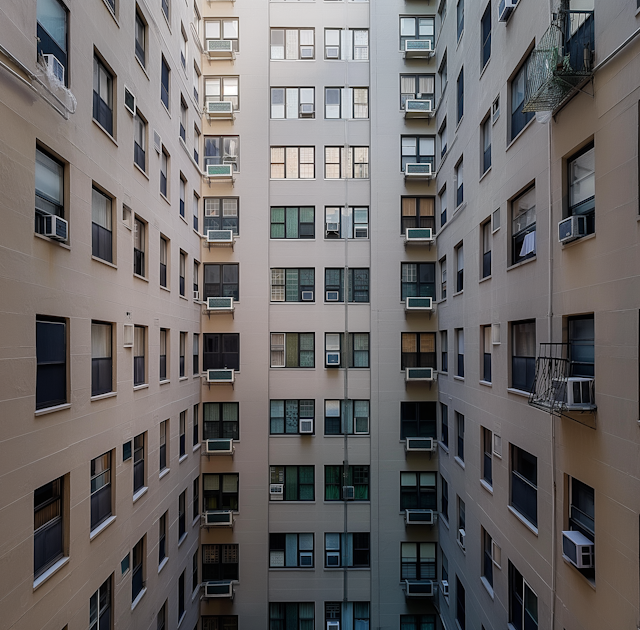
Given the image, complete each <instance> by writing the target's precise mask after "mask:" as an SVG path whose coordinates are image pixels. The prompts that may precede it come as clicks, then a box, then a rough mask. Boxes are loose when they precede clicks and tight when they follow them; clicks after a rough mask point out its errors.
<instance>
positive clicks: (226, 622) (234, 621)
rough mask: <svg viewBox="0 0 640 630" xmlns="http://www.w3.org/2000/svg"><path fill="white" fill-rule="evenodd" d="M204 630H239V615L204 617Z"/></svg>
mask: <svg viewBox="0 0 640 630" xmlns="http://www.w3.org/2000/svg"><path fill="white" fill-rule="evenodd" d="M201 619H202V630H219V629H220V628H223V629H224V630H238V616H237V615H202V616H201Z"/></svg>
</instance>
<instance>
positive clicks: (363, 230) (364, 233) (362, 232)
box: [353, 225, 369, 238]
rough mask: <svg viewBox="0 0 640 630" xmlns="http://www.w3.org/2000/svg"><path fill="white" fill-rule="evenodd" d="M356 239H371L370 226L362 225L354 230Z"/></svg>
mask: <svg viewBox="0 0 640 630" xmlns="http://www.w3.org/2000/svg"><path fill="white" fill-rule="evenodd" d="M353 237H354V238H369V226H368V225H360V226H357V227H355V228H354V229H353Z"/></svg>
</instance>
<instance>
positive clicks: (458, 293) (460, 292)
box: [453, 289, 464, 297]
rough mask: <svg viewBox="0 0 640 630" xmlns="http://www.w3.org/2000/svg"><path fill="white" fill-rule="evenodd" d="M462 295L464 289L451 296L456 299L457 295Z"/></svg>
mask: <svg viewBox="0 0 640 630" xmlns="http://www.w3.org/2000/svg"><path fill="white" fill-rule="evenodd" d="M463 293H464V289H462V291H458V292H457V293H454V294H453V297H458V296H459V295H462V294H463Z"/></svg>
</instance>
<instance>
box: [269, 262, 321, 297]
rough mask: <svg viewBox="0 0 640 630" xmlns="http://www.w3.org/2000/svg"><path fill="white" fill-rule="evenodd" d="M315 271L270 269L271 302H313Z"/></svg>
mask: <svg viewBox="0 0 640 630" xmlns="http://www.w3.org/2000/svg"><path fill="white" fill-rule="evenodd" d="M314 278H315V270H314V269H313V268H310V269H271V301H272V302H313V301H314V299H315V280H314Z"/></svg>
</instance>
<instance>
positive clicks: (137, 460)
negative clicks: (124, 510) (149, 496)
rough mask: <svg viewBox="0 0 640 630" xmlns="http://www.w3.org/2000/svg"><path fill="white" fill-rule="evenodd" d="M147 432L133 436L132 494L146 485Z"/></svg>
mask: <svg viewBox="0 0 640 630" xmlns="http://www.w3.org/2000/svg"><path fill="white" fill-rule="evenodd" d="M146 449H147V433H146V432H144V433H140V434H139V435H136V436H135V437H134V438H133V494H134V495H135V494H136V493H138V492H140V491H141V490H144V489H146V487H147V483H146V480H147V471H146V468H147V465H146V459H147V458H146Z"/></svg>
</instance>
